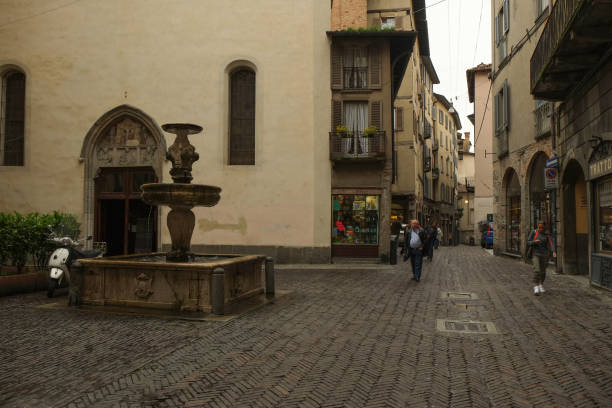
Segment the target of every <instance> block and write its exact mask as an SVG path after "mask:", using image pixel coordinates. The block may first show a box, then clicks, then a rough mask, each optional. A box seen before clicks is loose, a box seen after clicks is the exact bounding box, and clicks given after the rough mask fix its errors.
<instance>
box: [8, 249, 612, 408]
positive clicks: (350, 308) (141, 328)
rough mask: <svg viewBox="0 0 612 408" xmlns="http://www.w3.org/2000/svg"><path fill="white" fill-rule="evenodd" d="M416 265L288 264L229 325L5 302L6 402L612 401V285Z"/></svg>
mask: <svg viewBox="0 0 612 408" xmlns="http://www.w3.org/2000/svg"><path fill="white" fill-rule="evenodd" d="M408 268H409V266H408V265H407V264H403V263H402V264H400V265H396V266H394V267H393V268H379V269H374V268H367V269H352V268H351V269H338V268H328V269H283V270H279V271H278V272H277V277H276V282H277V288H278V289H281V290H290V291H291V293H290V294H289V295H287V296H286V297H285V299H284V300H283V301H282V302H278V303H276V304H270V305H266V306H264V307H262V308H260V309H258V310H255V311H253V312H251V313H249V314H246V315H244V316H241V317H239V318H236V319H234V320H231V321H225V322H219V321H204V322H201V321H197V322H191V321H175V320H161V319H157V318H151V317H146V316H124V315H116V314H101V313H91V314H89V313H74V312H70V311H63V310H41V309H40V308H37V307H34V306H37V305H41V304H46V303H51V302H57V299H52V300H47V299H46V298H45V297H44V293H35V294H29V295H21V296H11V297H6V298H0V311H1V313H0V333H1V337H0V338H1V340H0V406H3V407H4V406H6V407H64V406H67V407H90V406H91V407H106V406H109V407H114V406H117V407H141V406H143V407H174V406H177V407H182V406H190V407H268V406H269V407H277V406H281V407H378V406H386V407H396V406H411V407H412V406H414V407H491V406H493V407H506V406H507V407H523V406H524V407H534V406H537V407H609V406H612V303H611V302H610V299H611V295H610V293H609V292H604V291H601V290H597V289H593V288H591V287H589V286H585V285H584V281H583V280H580V279H576V278H574V277H568V276H563V275H552V276H550V277H549V279H548V280H547V282H546V284H545V286H546V288H547V290H548V291H547V292H546V294H544V295H543V296H539V297H535V296H533V295H532V291H531V285H530V282H529V280H530V277H531V269H530V266H528V265H524V264H521V263H519V262H517V261H515V260H513V259H508V258H501V257H495V256H491V255H489V254H488V253H486V252H485V251H483V250H482V249H480V248H477V247H467V246H459V247H442V248H441V249H439V250H438V251H436V254H435V257H434V261H433V262H432V263H429V262H425V266H424V273H423V276H422V279H421V281H420V282H419V283H417V282H414V281H411V280H410V276H411V274H410V273H409V272H408ZM449 291H450V292H460V293H475V294H477V296H478V299H477V300H466V299H448V298H447V299H444V298H442V297H441V293H442V292H449ZM458 305H459V306H458ZM460 305H464V306H466V307H461V306H460ZM470 305H471V306H472V307H467V306H470ZM438 319H447V320H452V321H472V322H491V323H493V324H494V326H495V328H496V330H497V334H486V335H479V334H474V333H469V334H464V333H450V332H440V331H439V330H437V327H436V323H437V321H438Z"/></svg>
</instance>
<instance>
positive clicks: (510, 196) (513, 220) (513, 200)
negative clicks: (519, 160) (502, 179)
mask: <svg viewBox="0 0 612 408" xmlns="http://www.w3.org/2000/svg"><path fill="white" fill-rule="evenodd" d="M506 209H507V214H506V217H507V221H506V224H507V234H506V250H507V251H508V252H513V253H517V254H518V253H520V252H521V185H520V183H519V180H518V175H517V174H516V172H515V171H514V170H512V175H511V176H510V179H509V180H508V184H507V186H506Z"/></svg>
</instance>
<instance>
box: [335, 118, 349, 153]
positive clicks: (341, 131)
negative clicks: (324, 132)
mask: <svg viewBox="0 0 612 408" xmlns="http://www.w3.org/2000/svg"><path fill="white" fill-rule="evenodd" d="M336 135H338V136H340V137H341V139H342V140H341V149H342V152H343V153H350V151H351V149H352V147H353V132H351V131H350V130H348V128H347V127H346V126H344V125H338V126H336Z"/></svg>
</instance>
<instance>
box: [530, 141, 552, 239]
mask: <svg viewBox="0 0 612 408" xmlns="http://www.w3.org/2000/svg"><path fill="white" fill-rule="evenodd" d="M547 159H548V156H546V154H545V153H543V152H539V153H537V154H536V155H535V156H534V157H533V159H532V161H531V165H530V172H529V231H531V230H533V229H535V228H536V227H537V224H538V221H545V222H546V225H547V226H548V228H549V229H550V228H552V222H553V219H552V211H551V196H550V192H549V191H547V190H546V188H545V175H544V171H545V169H546V160H547Z"/></svg>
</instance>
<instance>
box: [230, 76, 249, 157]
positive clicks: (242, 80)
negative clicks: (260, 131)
mask: <svg viewBox="0 0 612 408" xmlns="http://www.w3.org/2000/svg"><path fill="white" fill-rule="evenodd" d="M230 92H231V94H230V138H229V139H230V140H229V148H230V152H229V164H247V165H249V164H250V165H252V164H255V72H253V71H251V70H250V69H247V68H244V69H239V70H238V71H235V72H234V73H232V75H231V91H230Z"/></svg>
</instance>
